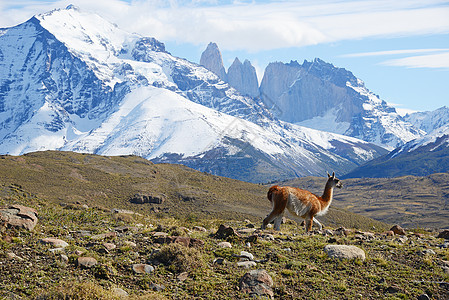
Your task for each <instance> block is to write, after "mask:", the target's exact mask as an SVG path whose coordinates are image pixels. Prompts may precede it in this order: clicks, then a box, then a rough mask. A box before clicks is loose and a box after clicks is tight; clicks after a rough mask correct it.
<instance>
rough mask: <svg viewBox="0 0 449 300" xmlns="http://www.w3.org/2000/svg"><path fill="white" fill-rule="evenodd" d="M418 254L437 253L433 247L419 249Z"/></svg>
mask: <svg viewBox="0 0 449 300" xmlns="http://www.w3.org/2000/svg"><path fill="white" fill-rule="evenodd" d="M418 254H419V255H421V256H426V255H435V254H436V253H435V251H433V250H432V249H424V250H422V251H418Z"/></svg>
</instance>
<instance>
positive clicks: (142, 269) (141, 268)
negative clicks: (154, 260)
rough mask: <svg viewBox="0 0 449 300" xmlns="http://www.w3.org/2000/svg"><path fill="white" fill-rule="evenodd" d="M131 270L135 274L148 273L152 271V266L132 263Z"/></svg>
mask: <svg viewBox="0 0 449 300" xmlns="http://www.w3.org/2000/svg"><path fill="white" fill-rule="evenodd" d="M133 271H134V272H135V273H137V274H150V273H151V272H153V271H154V267H153V266H151V265H146V264H134V265H133Z"/></svg>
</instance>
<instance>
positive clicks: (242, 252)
mask: <svg viewBox="0 0 449 300" xmlns="http://www.w3.org/2000/svg"><path fill="white" fill-rule="evenodd" d="M240 257H242V258H247V259H249V260H254V255H252V254H251V253H249V252H246V251H240Z"/></svg>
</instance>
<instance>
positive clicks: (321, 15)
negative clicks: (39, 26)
mask: <svg viewBox="0 0 449 300" xmlns="http://www.w3.org/2000/svg"><path fill="white" fill-rule="evenodd" d="M70 3H73V4H75V5H77V6H80V7H81V8H82V9H85V10H90V11H94V12H96V13H98V14H99V15H101V16H103V17H105V18H106V19H109V20H111V21H112V22H115V23H117V24H118V25H119V26H120V27H122V28H123V29H125V30H128V31H131V32H138V33H140V34H142V35H146V36H154V37H156V38H158V39H160V40H162V41H176V42H179V43H192V44H196V45H204V44H207V43H208V42H209V41H215V42H217V43H218V44H219V45H220V48H221V49H223V50H246V51H260V50H270V49H279V48H285V47H302V46H307V45H316V44H320V43H330V42H336V41H341V40H351V39H361V38H366V37H385V36H388V37H391V36H413V35H422V34H441V33H449V18H448V16H449V2H447V1H439V0H427V1H418V0H408V1H390V0H371V1H364V0H353V1H339V0H327V1H311V0H301V1H271V2H270V1H263V2H257V1H248V2H246V3H240V2H237V1H235V2H233V1H226V3H225V4H223V3H222V2H220V1H214V0H212V1H211V0H192V1H185V0H184V1H175V0H172V1H160V0H134V1H123V0H96V1H91V0H71V1H70V0H68V1H37V0H36V1H31V0H28V1H23V0H14V1H12V0H6V1H5V0H3V1H2V4H1V5H0V15H2V18H0V27H4V26H11V25H13V24H17V23H20V22H23V21H24V20H26V19H28V18H29V17H31V16H32V15H33V14H37V13H40V12H44V11H48V10H51V9H52V8H56V7H59V8H61V7H65V6H67V5H68V4H70ZM3 16H6V18H3Z"/></svg>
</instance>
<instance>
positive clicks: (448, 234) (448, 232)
mask: <svg viewBox="0 0 449 300" xmlns="http://www.w3.org/2000/svg"><path fill="white" fill-rule="evenodd" d="M437 238H443V239H446V240H449V229H445V230H443V231H441V232H440V233H439V234H438V236H437Z"/></svg>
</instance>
